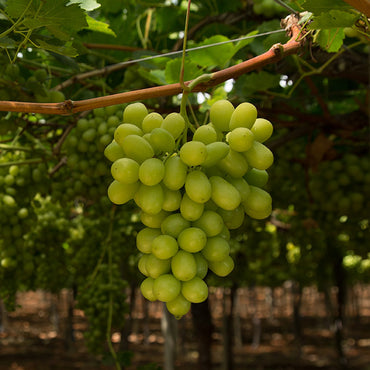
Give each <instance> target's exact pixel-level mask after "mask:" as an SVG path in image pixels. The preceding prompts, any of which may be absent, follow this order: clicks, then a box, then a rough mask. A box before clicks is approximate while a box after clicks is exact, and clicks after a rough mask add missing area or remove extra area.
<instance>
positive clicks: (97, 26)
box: [86, 15, 117, 37]
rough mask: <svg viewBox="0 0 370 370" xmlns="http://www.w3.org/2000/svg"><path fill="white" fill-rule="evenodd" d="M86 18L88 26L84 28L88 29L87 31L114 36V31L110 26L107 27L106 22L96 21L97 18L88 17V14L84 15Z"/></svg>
mask: <svg viewBox="0 0 370 370" xmlns="http://www.w3.org/2000/svg"><path fill="white" fill-rule="evenodd" d="M86 20H87V24H88V27H86V29H88V30H89V31H95V32H101V33H105V34H107V35H111V36H114V37H116V36H117V35H116V34H115V33H114V31H113V30H112V29H111V28H109V24H108V23H104V22H101V21H98V20H96V19H94V18H92V17H90V16H89V15H87V16H86Z"/></svg>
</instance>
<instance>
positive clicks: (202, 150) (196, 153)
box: [180, 141, 207, 166]
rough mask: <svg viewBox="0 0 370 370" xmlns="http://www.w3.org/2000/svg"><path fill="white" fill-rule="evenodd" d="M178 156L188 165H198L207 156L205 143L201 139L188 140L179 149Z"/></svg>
mask: <svg viewBox="0 0 370 370" xmlns="http://www.w3.org/2000/svg"><path fill="white" fill-rule="evenodd" d="M180 158H181V160H182V161H183V162H184V163H185V164H187V165H188V166H199V165H200V164H202V163H203V162H204V161H205V160H206V158H207V148H206V145H205V144H203V143H202V142H201V141H188V142H186V143H185V144H184V145H183V146H182V147H181V149H180Z"/></svg>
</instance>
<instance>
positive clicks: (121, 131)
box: [114, 123, 143, 146]
mask: <svg viewBox="0 0 370 370" xmlns="http://www.w3.org/2000/svg"><path fill="white" fill-rule="evenodd" d="M128 135H138V136H143V131H142V130H141V129H140V128H139V127H137V126H135V125H133V124H131V123H122V124H120V125H119V126H118V127H117V128H116V129H115V131H114V140H115V141H116V142H117V143H118V144H119V145H121V146H122V142H123V139H124V138H125V137H126V136H128Z"/></svg>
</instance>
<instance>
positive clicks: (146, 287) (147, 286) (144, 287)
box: [140, 277, 157, 302]
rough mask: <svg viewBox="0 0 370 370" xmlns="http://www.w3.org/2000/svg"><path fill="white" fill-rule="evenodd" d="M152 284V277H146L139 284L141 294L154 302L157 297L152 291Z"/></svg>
mask: <svg viewBox="0 0 370 370" xmlns="http://www.w3.org/2000/svg"><path fill="white" fill-rule="evenodd" d="M153 285H154V279H153V278H151V277H147V278H146V279H145V280H144V281H143V282H142V283H141V285H140V291H141V294H142V295H143V296H144V297H145V298H146V299H147V300H148V301H151V302H154V301H156V300H157V297H156V296H155V294H154V292H153Z"/></svg>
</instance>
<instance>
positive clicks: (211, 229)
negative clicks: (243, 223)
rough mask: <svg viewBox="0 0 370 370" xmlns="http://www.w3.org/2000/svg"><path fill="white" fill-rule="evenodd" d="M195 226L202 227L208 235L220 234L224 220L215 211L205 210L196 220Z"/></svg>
mask: <svg viewBox="0 0 370 370" xmlns="http://www.w3.org/2000/svg"><path fill="white" fill-rule="evenodd" d="M193 226H195V227H199V228H200V229H202V230H203V231H204V232H205V233H206V235H207V236H208V237H210V236H216V235H217V234H219V233H220V232H221V231H222V229H223V227H224V221H223V220H222V217H221V216H220V215H219V214H218V213H217V212H214V211H208V210H207V211H204V212H203V214H202V216H200V218H199V219H198V220H196V221H194V223H193Z"/></svg>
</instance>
